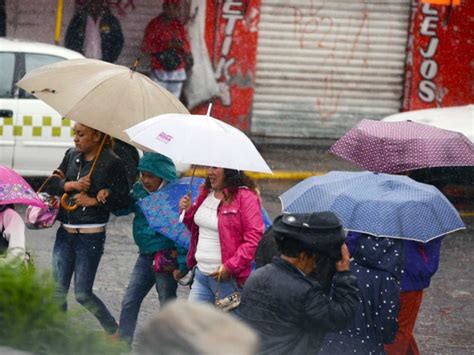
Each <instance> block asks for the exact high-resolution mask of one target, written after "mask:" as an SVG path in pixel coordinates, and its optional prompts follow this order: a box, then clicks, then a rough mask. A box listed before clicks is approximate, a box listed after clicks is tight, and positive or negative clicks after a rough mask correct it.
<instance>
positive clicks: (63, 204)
mask: <svg viewBox="0 0 474 355" xmlns="http://www.w3.org/2000/svg"><path fill="white" fill-rule="evenodd" d="M106 141H107V135H106V134H104V138H102V142H100V146H99V149H97V154H96V155H95V158H94V161H93V162H92V166H91V170H90V171H89V173H88V174H87V176H89V177H91V175H92V173H93V172H94V170H95V167H96V164H97V160H98V159H99V156H100V154H101V153H102V151H103V150H104V146H105V142H106ZM81 193H82V192H81ZM68 198H69V195H68V194H67V193H66V192H65V193H64V194H63V195H62V196H61V207H62V208H64V209H65V210H66V211H68V212H72V211H75V210H76V209H77V208H78V207H79V206H78V204H77V203H75V204H74V205H68V204H67V200H68Z"/></svg>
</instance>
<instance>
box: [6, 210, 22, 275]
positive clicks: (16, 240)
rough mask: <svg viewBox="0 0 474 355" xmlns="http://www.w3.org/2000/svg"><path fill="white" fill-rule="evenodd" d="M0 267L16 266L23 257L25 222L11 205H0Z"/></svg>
mask: <svg viewBox="0 0 474 355" xmlns="http://www.w3.org/2000/svg"><path fill="white" fill-rule="evenodd" d="M0 253H1V254H3V255H2V257H1V258H0V267H1V266H5V265H10V266H18V265H20V264H21V263H22V262H23V260H24V259H25V254H26V252H25V223H24V222H23V219H22V218H21V217H20V215H19V214H18V212H16V211H15V210H14V207H13V205H0Z"/></svg>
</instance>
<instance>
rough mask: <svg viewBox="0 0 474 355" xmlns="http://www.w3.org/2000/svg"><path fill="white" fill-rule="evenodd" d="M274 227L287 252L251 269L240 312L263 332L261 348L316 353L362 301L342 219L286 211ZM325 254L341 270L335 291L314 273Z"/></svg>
mask: <svg viewBox="0 0 474 355" xmlns="http://www.w3.org/2000/svg"><path fill="white" fill-rule="evenodd" d="M272 227H273V231H274V233H275V239H276V241H277V244H278V247H279V250H280V251H281V256H279V257H275V258H274V259H273V261H272V263H271V264H268V265H266V266H264V267H261V268H259V269H257V270H256V271H255V272H254V273H252V275H250V277H249V279H248V280H247V282H246V284H245V286H244V290H243V294H242V303H241V305H240V315H241V317H242V319H243V320H244V321H245V322H246V323H247V324H249V325H250V326H251V327H252V328H253V329H254V330H255V331H256V332H257V333H258V334H259V335H260V341H261V344H260V345H261V346H260V351H259V354H272V355H277V354H282V355H283V354H285V355H286V354H311V353H314V354H315V353H317V352H318V350H319V348H320V347H321V344H322V341H323V338H324V335H325V333H326V332H328V331H337V330H341V329H343V328H345V327H346V326H347V325H349V322H350V321H351V320H352V318H353V316H354V312H355V310H356V309H357V306H358V303H359V298H358V288H357V280H356V278H355V277H354V276H353V275H352V274H351V272H350V261H349V251H348V250H347V246H346V245H345V244H344V233H343V231H342V227H341V224H340V222H339V220H338V218H337V217H336V215H334V214H333V213H332V212H322V213H311V214H285V215H280V216H278V217H277V218H276V219H275V220H274V222H273V226H272ZM321 254H325V255H327V256H328V257H330V258H331V259H332V260H333V263H334V264H335V266H336V270H337V272H336V274H335V275H334V277H333V278H332V290H331V292H332V294H331V297H330V296H328V295H327V294H326V292H325V290H324V289H323V287H322V286H321V284H320V283H319V282H318V281H316V280H314V279H313V278H310V277H308V275H310V274H311V273H313V272H314V270H315V267H316V264H317V261H318V259H319V256H320V255H321Z"/></svg>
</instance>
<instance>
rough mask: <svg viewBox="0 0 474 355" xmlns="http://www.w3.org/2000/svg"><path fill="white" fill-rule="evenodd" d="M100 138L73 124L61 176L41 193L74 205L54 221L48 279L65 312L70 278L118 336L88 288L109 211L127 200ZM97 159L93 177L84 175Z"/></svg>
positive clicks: (119, 168) (120, 171)
mask: <svg viewBox="0 0 474 355" xmlns="http://www.w3.org/2000/svg"><path fill="white" fill-rule="evenodd" d="M103 139H104V134H103V133H102V132H99V131H97V130H95V129H92V128H90V127H87V126H85V125H82V124H80V123H76V124H75V125H74V144H75V146H76V147H75V148H70V149H68V150H67V151H66V154H65V156H64V159H63V161H62V162H61V164H60V166H59V168H58V170H60V171H61V172H63V173H64V177H63V178H61V177H59V176H54V177H53V178H52V179H51V180H50V182H49V183H48V184H47V185H46V188H45V191H46V192H48V193H49V194H51V195H55V196H62V195H63V194H64V193H68V194H69V195H71V199H72V201H73V202H74V203H75V204H77V206H78V207H77V208H76V209H74V210H66V209H65V208H64V207H63V206H62V205H61V207H60V209H59V214H58V220H59V222H60V223H61V225H60V226H59V228H58V230H57V233H56V240H55V242H54V247H53V275H54V279H55V281H56V283H57V294H58V297H59V298H60V301H61V302H62V304H63V309H64V310H67V294H68V292H69V287H70V284H71V280H72V276H73V274H74V293H75V297H76V300H77V301H78V302H79V303H80V304H81V305H83V306H84V307H86V308H87V310H88V311H89V312H91V313H92V314H93V315H94V316H95V317H96V318H97V319H98V320H99V321H100V324H101V325H102V327H103V328H104V329H105V330H106V331H107V332H108V333H110V334H113V333H115V332H116V331H117V327H118V325H117V322H116V321H115V318H114V317H113V316H112V314H111V313H110V312H109V310H108V309H107V307H106V306H105V305H104V303H103V302H102V301H101V300H100V299H99V298H98V297H97V296H96V295H95V294H94V292H93V285H94V279H95V275H96V273H97V269H98V267H99V263H100V259H101V258H102V254H103V252H104V245H105V239H106V231H105V227H106V225H107V222H108V220H109V216H110V212H111V211H113V210H116V209H120V208H125V207H126V206H127V201H128V183H127V180H126V177H125V170H124V168H123V164H122V162H121V160H120V158H119V157H118V156H117V155H115V153H114V152H113V151H112V149H111V148H110V147H109V146H106V147H105V148H104V149H103V151H102V152H101V153H100V155H99V147H100V144H101V141H102V140H103ZM97 155H99V156H98V158H97V159H98V160H97V164H96V167H95V170H94V172H93V175H92V178H90V177H89V176H88V173H89V171H90V169H91V167H92V165H93V161H94V159H95V158H96V157H97ZM103 189H108V190H110V195H109V198H108V199H107V201H106V202H99V200H98V199H97V194H98V192H99V191H100V190H103Z"/></svg>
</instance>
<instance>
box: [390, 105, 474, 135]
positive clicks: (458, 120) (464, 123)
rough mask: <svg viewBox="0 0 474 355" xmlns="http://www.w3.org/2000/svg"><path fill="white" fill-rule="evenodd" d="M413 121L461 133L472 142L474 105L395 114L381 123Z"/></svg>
mask: <svg viewBox="0 0 474 355" xmlns="http://www.w3.org/2000/svg"><path fill="white" fill-rule="evenodd" d="M408 120H410V121H413V122H417V123H424V124H427V125H430V126H435V127H438V128H443V129H448V130H450V131H455V132H461V133H463V134H464V135H465V136H467V137H468V138H469V139H470V140H471V141H472V142H474V105H466V106H454V107H443V108H432V109H426V110H415V111H407V112H401V113H396V114H394V115H390V116H387V117H385V118H384V119H383V120H382V121H387V122H395V121H408Z"/></svg>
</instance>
